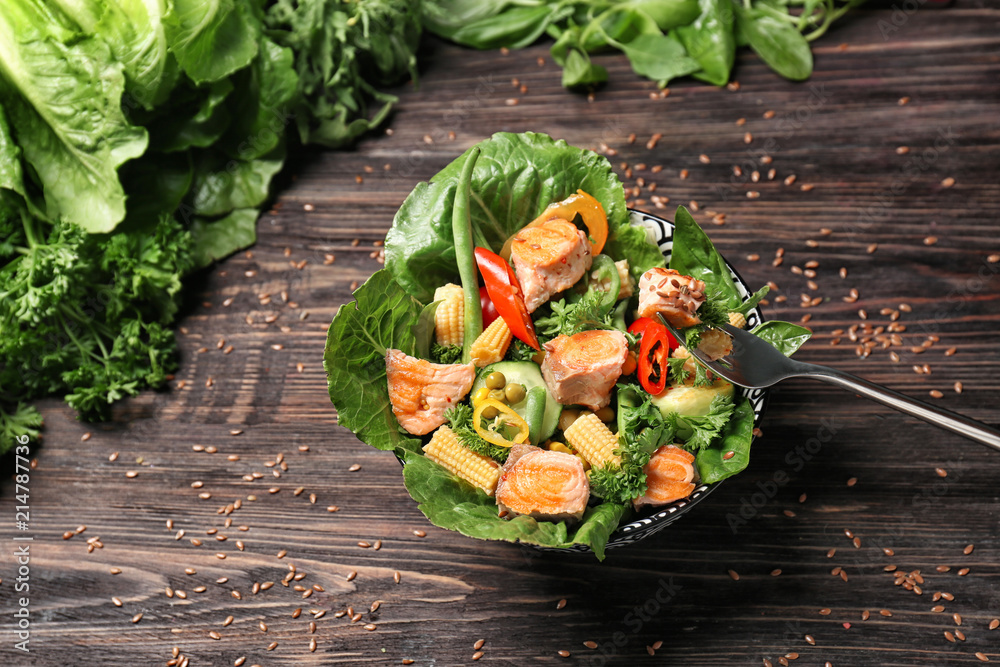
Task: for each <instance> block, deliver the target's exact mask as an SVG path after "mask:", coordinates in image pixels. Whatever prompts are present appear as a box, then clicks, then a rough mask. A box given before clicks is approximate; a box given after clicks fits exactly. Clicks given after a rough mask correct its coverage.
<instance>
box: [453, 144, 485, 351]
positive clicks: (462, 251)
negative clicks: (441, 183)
mask: <svg viewBox="0 0 1000 667" xmlns="http://www.w3.org/2000/svg"><path fill="white" fill-rule="evenodd" d="M479 153H480V149H479V148H478V147H477V148H473V149H472V150H471V151H469V156H468V157H466V158H465V163H464V164H463V165H462V173H461V175H460V176H459V179H458V187H457V188H456V190H455V202H454V204H453V205H452V209H451V226H452V234H453V235H454V239H455V261H456V262H457V263H458V275H459V276H460V277H461V279H462V291H463V292H464V295H463V296H464V300H465V337H464V339H463V341H462V343H463V344H462V362H463V363H466V364H467V363H469V362H470V361H471V360H472V356H471V354H470V350H471V348H472V343H473V342H474V341H475V340H476V338H477V337H478V336H479V334H481V333H482V332H483V310H482V306H481V305H480V302H479V275H478V273H477V268H476V257H475V248H474V243H473V240H472V211H471V210H470V208H469V194H470V191H471V190H472V170H473V169H474V168H475V166H476V160H477V159H478V158H479Z"/></svg>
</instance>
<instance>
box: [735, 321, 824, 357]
mask: <svg viewBox="0 0 1000 667" xmlns="http://www.w3.org/2000/svg"><path fill="white" fill-rule="evenodd" d="M750 333H752V334H754V335H755V336H759V337H760V338H763V339H764V340H766V341H767V342H768V343H770V344H771V345H773V346H775V347H776V348H778V349H779V350H780V351H781V353H782V354H784V355H785V356H786V357H790V356H792V355H793V354H795V351H796V350H798V349H799V348H800V347H802V344H803V343H805V342H806V341H807V340H809V337H810V336H812V332H811V331H809V329H806V328H805V327H801V326H799V325H798V324H791V323H790V322H782V321H781V320H769V321H767V322H764V323H762V324H759V325H757V327H756V328H754V329H753V330H752V331H751V332H750Z"/></svg>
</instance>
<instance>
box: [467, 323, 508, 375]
mask: <svg viewBox="0 0 1000 667" xmlns="http://www.w3.org/2000/svg"><path fill="white" fill-rule="evenodd" d="M511 338H513V334H511V332H510V327H508V326H507V323H506V322H504V321H503V318H502V317H498V318H496V319H495V320H493V323H492V324H490V326H488V327H486V330H485V331H483V333H481V334H479V336H478V337H477V338H476V340H474V341H473V342H472V349H471V350H470V351H469V353H470V354H471V356H472V361H473V362H474V363H475V364H476V367H477V368H482V367H483V366H489V365H490V364H495V363H496V362H498V361H500V360H501V359H503V355H505V354H507V348H508V347H510V341H511Z"/></svg>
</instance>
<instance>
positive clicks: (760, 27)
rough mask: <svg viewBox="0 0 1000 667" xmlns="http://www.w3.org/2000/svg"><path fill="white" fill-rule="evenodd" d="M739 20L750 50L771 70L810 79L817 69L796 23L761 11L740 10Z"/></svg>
mask: <svg viewBox="0 0 1000 667" xmlns="http://www.w3.org/2000/svg"><path fill="white" fill-rule="evenodd" d="M737 20H738V24H739V30H740V33H741V34H742V35H744V36H745V37H746V40H747V42H748V43H749V44H750V48H752V49H753V50H754V52H756V53H757V55H758V56H760V58H761V60H763V61H764V62H765V63H767V64H768V66H769V67H770V68H771V69H773V70H774V71H775V72H777V73H778V74H780V75H781V76H783V77H785V78H786V79H791V80H793V81H802V80H804V79H808V78H809V76H810V75H811V74H812V69H813V57H812V51H811V50H810V49H809V43H808V42H807V41H806V38H805V37H803V36H802V33H801V32H799V31H798V30H797V29H796V28H795V27H794V26H793V25H792V24H790V23H788V22H787V21H782V20H779V19H778V18H775V17H773V16H769V15H767V14H764V13H762V12H760V11H758V10H749V11H747V10H740V11H739V12H738V14H737Z"/></svg>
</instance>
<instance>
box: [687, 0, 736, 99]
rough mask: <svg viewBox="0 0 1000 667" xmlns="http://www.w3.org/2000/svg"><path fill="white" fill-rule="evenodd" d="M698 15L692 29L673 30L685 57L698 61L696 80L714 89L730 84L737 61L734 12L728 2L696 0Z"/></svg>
mask: <svg viewBox="0 0 1000 667" xmlns="http://www.w3.org/2000/svg"><path fill="white" fill-rule="evenodd" d="M698 6H699V7H700V9H701V14H700V15H699V16H698V18H697V19H695V20H694V22H693V23H691V25H686V26H682V27H679V28H677V29H676V30H674V33H675V34H676V36H677V38H678V39H679V40H680V42H681V44H683V45H684V48H685V49H686V50H687V52H688V55H689V56H690V57H692V58H694V59H695V60H697V61H698V64H699V65H701V71H700V72H698V73H696V74H695V77H696V78H699V79H702V80H703V81H707V82H709V83H711V84H714V85H716V86H724V85H726V83H728V82H729V72H730V70H732V68H733V61H734V60H735V58H736V41H735V39H734V38H733V21H734V17H733V10H732V3H731V2H729V0H699V2H698Z"/></svg>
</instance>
